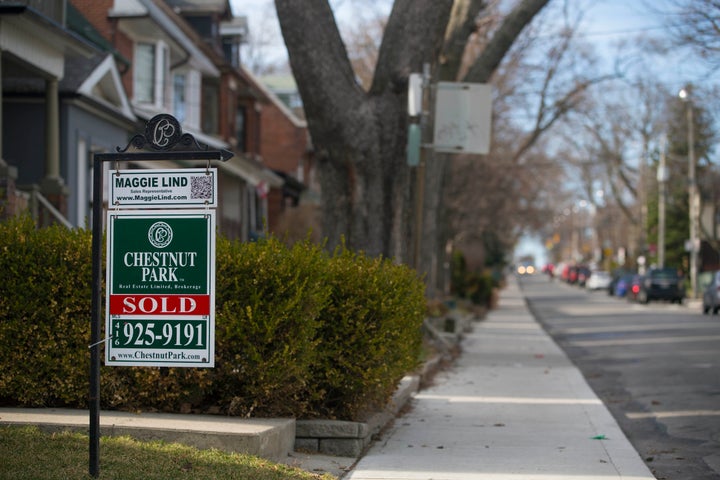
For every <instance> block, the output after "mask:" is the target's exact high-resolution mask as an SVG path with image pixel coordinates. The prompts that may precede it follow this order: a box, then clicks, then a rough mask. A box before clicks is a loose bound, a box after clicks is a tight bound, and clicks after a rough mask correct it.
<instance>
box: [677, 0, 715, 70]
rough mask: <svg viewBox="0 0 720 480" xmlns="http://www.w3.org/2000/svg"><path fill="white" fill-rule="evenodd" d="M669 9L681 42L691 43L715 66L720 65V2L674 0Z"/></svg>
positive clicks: (683, 43)
mask: <svg viewBox="0 0 720 480" xmlns="http://www.w3.org/2000/svg"><path fill="white" fill-rule="evenodd" d="M669 5H670V6H671V10H670V11H669V12H665V16H666V18H667V19H668V21H667V25H668V29H669V31H670V32H671V33H672V35H673V37H672V38H673V40H674V41H675V43H676V44H678V45H683V46H688V47H690V48H691V49H692V50H693V51H694V52H696V53H697V54H698V56H699V57H700V58H702V59H704V60H706V61H707V62H708V64H709V65H710V66H712V67H713V68H714V69H717V68H718V67H720V61H718V52H720V3H718V2H717V1H715V0H672V1H670V2H669Z"/></svg>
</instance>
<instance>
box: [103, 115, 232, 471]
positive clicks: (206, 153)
mask: <svg viewBox="0 0 720 480" xmlns="http://www.w3.org/2000/svg"><path fill="white" fill-rule="evenodd" d="M131 147H133V149H132V151H129V150H130V148H131ZM232 157H233V153H232V152H230V151H228V150H209V149H208V147H207V146H205V145H200V144H199V143H198V142H197V141H196V140H195V137H193V136H192V135H191V134H189V133H182V128H181V127H180V123H179V122H178V121H177V119H175V117H173V116H172V115H168V114H161V115H157V116H155V117H153V118H152V119H150V121H148V123H147V125H146V127H145V133H144V134H138V135H135V136H134V137H133V138H132V139H131V140H130V143H129V144H128V145H127V146H126V147H125V148H123V149H121V148H120V147H117V153H100V154H96V155H95V157H94V160H93V169H94V170H93V210H92V305H91V308H92V316H91V319H90V322H91V323H90V395H89V410H90V431H89V436H90V469H89V472H90V476H91V477H95V478H97V477H98V476H99V475H100V352H101V347H102V344H103V343H104V342H105V341H107V340H108V339H107V338H106V339H102V338H101V330H102V328H101V320H102V318H101V317H102V314H101V311H102V237H103V217H102V212H103V165H104V164H105V163H106V162H112V163H119V162H127V161H149V162H154V161H162V160H170V161H198V160H201V161H207V162H208V164H209V163H210V161H213V160H219V161H221V162H225V161H227V160H229V159H230V158H232Z"/></svg>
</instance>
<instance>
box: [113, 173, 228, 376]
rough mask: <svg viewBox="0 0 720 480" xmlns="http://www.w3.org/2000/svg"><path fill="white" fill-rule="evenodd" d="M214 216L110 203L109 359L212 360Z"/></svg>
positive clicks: (201, 363)
mask: <svg viewBox="0 0 720 480" xmlns="http://www.w3.org/2000/svg"><path fill="white" fill-rule="evenodd" d="M178 178H182V177H178ZM215 222H216V220H215V211H214V210H211V209H194V210H109V211H108V214H107V278H106V280H107V281H106V289H107V292H108V293H107V298H106V323H105V327H106V335H107V337H108V341H107V342H106V344H105V345H106V348H105V354H106V355H105V364H106V365H135V366H166V367H212V366H214V344H215V333H214V332H215Z"/></svg>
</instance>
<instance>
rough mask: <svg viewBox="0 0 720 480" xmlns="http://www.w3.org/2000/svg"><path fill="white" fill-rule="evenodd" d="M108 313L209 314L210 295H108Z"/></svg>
mask: <svg viewBox="0 0 720 480" xmlns="http://www.w3.org/2000/svg"><path fill="white" fill-rule="evenodd" d="M110 315H210V295H110Z"/></svg>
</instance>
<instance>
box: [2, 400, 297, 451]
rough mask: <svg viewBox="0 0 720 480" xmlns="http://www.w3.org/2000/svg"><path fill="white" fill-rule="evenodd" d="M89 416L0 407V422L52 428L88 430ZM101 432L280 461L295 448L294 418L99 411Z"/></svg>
mask: <svg viewBox="0 0 720 480" xmlns="http://www.w3.org/2000/svg"><path fill="white" fill-rule="evenodd" d="M89 419H90V416H89V412H88V411H83V410H69V409H55V408H53V409H37V410H35V409H27V408H0V424H4V425H36V426H38V427H39V428H40V429H41V430H44V431H51V432H57V431H62V430H74V431H80V432H82V433H87V432H88V429H89V423H90V420H89ZM100 434H101V435H102V436H123V435H127V436H130V437H132V438H135V439H138V440H145V441H147V440H162V441H166V442H176V443H182V444H184V445H190V446H193V447H197V448H200V449H208V448H216V449H218V450H223V451H226V452H238V453H247V454H250V455H256V456H259V457H262V458H266V459H269V460H273V461H283V460H284V459H285V458H287V456H288V455H289V454H290V453H291V452H292V451H293V444H294V439H295V420H294V419H290V418H288V419H245V418H235V417H221V416H213V415H175V414H164V413H139V414H133V413H127V412H101V413H100Z"/></svg>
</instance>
